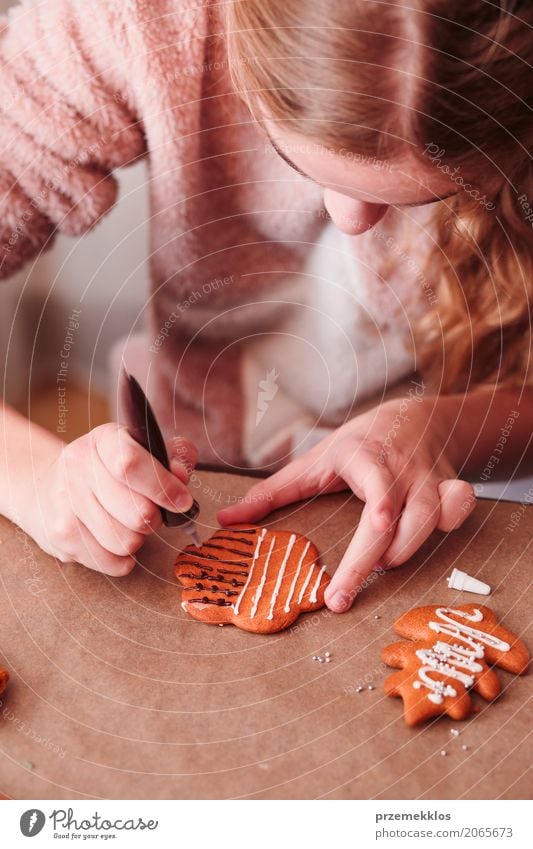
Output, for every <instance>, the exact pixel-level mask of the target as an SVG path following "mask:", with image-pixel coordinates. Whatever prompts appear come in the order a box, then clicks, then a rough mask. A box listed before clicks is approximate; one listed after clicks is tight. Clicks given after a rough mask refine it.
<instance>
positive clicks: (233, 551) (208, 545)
mask: <svg viewBox="0 0 533 849" xmlns="http://www.w3.org/2000/svg"><path fill="white" fill-rule="evenodd" d="M202 548H215V549H217V550H218V551H229V553H230V554H240V556H241V557H249V556H250V552H249V551H239V550H238V549H237V548H226V546H225V545H215V544H214V543H212V542H204V543H203V545H202Z"/></svg>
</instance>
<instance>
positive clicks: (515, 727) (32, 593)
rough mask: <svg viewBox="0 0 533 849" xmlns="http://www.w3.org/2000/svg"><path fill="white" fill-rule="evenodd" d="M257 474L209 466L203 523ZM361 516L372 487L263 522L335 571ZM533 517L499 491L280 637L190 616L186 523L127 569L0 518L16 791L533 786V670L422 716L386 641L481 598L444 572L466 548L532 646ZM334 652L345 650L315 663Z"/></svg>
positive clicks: (335, 794)
mask: <svg viewBox="0 0 533 849" xmlns="http://www.w3.org/2000/svg"><path fill="white" fill-rule="evenodd" d="M250 483H251V481H250V480H248V479H247V478H244V477H237V476H229V475H221V474H213V473H199V474H198V475H197V476H196V477H195V479H194V490H195V495H196V497H197V498H198V500H199V501H200V503H201V505H202V516H201V519H202V522H201V527H200V530H201V535H202V536H203V537H206V536H208V535H209V534H210V532H211V531H212V529H213V528H214V527H216V520H215V515H216V512H217V510H218V509H220V507H222V506H224V505H225V504H227V503H229V502H231V501H232V500H234V499H235V498H237V497H239V496H240V495H242V494H244V492H246V491H247V489H248V486H249V485H250ZM359 514H360V504H359V503H358V502H357V501H356V500H355V499H354V498H352V497H348V495H347V494H340V495H334V496H327V497H322V498H320V499H316V500H314V501H313V502H311V503H308V504H297V505H293V506H292V507H290V508H288V509H286V510H285V511H283V513H281V512H279V513H277V514H276V515H275V516H274V515H272V516H271V517H269V519H268V520H267V521H266V523H265V524H267V525H268V526H273V525H274V526H278V527H282V528H288V529H292V530H297V531H300V532H303V533H306V534H308V535H309V537H310V538H311V539H312V540H313V541H314V542H315V543H316V544H317V546H318V548H319V550H320V551H321V552H322V554H323V562H325V563H327V564H328V567H329V571H330V572H333V571H334V569H335V568H336V566H337V564H338V562H339V559H340V557H341V555H342V552H343V551H344V549H345V547H346V545H347V544H348V541H349V539H350V536H351V534H352V533H353V529H354V528H355V526H356V525H357V521H358V517H359ZM532 530H533V510H532V509H531V508H525V507H524V508H521V507H519V506H517V505H516V504H500V505H498V504H495V503H493V502H482V503H480V504H479V506H478V508H477V510H476V511H475V513H474V514H473V515H472V516H471V517H470V519H469V520H468V521H467V523H466V524H465V525H464V527H463V528H462V529H461V530H460V531H457V532H455V533H454V534H451V535H448V536H445V535H444V534H438V533H436V534H434V535H433V537H432V538H431V540H430V541H428V543H427V544H426V545H425V546H424V547H423V549H422V550H421V551H420V552H419V554H418V555H417V556H416V557H415V558H413V559H412V560H411V561H410V563H409V564H408V565H406V566H403V567H401V568H398V569H395V570H392V571H390V572H388V573H387V574H386V575H385V576H382V577H379V576H376V577H375V578H374V580H373V581H371V582H370V583H369V586H368V587H367V588H366V589H365V590H364V591H363V592H362V593H361V594H360V595H359V596H358V598H357V600H356V603H355V605H354V607H353V609H352V611H351V612H349V613H348V614H345V615H334V614H331V613H329V612H328V611H321V612H319V613H314V614H308V615H307V616H306V617H301V618H300V619H299V620H298V622H297V624H296V625H295V626H293V628H292V629H291V630H289V631H286V632H284V633H281V634H276V635H273V636H272V637H268V636H266V637H265V636H259V635H253V634H249V633H246V632H243V631H240V630H237V629H236V628H233V627H232V626H226V627H224V628H220V627H213V626H208V625H204V624H202V623H199V622H195V621H194V620H193V619H190V618H189V617H188V616H187V614H186V613H184V611H183V610H182V609H181V607H180V591H179V588H178V586H177V584H176V582H175V580H174V578H173V561H174V559H175V556H176V552H177V550H178V549H179V548H180V547H181V546H182V545H183V544H184V543H186V542H187V539H186V538H185V537H184V535H183V534H182V532H180V531H178V530H168V529H165V530H164V531H162V533H161V535H160V536H159V537H157V538H156V537H153V538H151V539H150V541H149V542H148V543H147V545H146V546H145V548H144V549H143V550H142V552H141V553H140V556H139V561H140V562H139V566H138V567H137V568H136V569H135V571H134V572H133V573H132V574H131V575H130V576H129V577H127V578H122V579H119V580H113V579H109V578H107V577H105V576H102V575H99V574H96V573H94V572H91V571H90V570H88V569H85V568H82V567H80V566H76V565H67V566H61V565H59V564H57V563H56V562H55V561H54V560H53V559H52V558H50V557H48V556H46V555H45V554H43V553H42V552H41V551H40V550H39V549H38V548H37V547H36V546H35V545H34V544H33V542H32V541H31V540H29V539H28V538H27V537H26V536H25V535H24V534H23V533H22V532H21V531H20V530H19V529H17V528H15V527H14V526H13V525H11V524H10V523H9V522H7V521H5V520H0V539H1V540H2V543H1V544H0V663H3V665H5V666H6V667H7V668H9V670H10V672H11V682H10V686H9V690H8V692H7V693H6V694H4V696H3V698H2V704H1V707H0V746H1V751H2V757H1V761H0V791H1V792H2V793H4V794H6V795H7V796H10V797H14V798H28V799H36V798H52V799H53V798H58V799H62V798H74V799H76V798H85V797H91V798H98V797H102V798H148V799H152V798H153V799H156V798H157V799H158V798H176V799H180V798H184V799H189V798H235V797H237V798H252V799H267V798H283V799H291V798H326V799H346V798H363V799H366V798H383V799H385V798H400V799H417V798H421V799H436V798H527V797H528V796H529V794H530V792H531V786H530V785H529V784H528V779H527V769H528V767H529V764H530V761H531V748H530V747H528V744H527V735H528V732H529V730H530V727H531V713H529V714H528V712H527V709H528V700H530V699H531V692H532V676H531V675H526V676H524V677H522V678H516V679H515V678H513V676H511V675H509V674H508V673H505V672H501V679H502V683H503V693H502V695H501V697H500V698H499V699H498V700H497V702H495V703H494V704H492V705H490V706H488V707H487V706H485V704H484V703H481V701H480V708H481V710H480V712H479V713H478V714H476V715H475V716H473V717H472V718H471V719H470V720H468V721H466V722H463V723H456V722H455V723H454V722H452V721H451V720H448V719H447V718H443V719H440V720H438V721H435V722H433V724H430V725H427V726H425V727H423V728H418V729H415V730H413V729H408V728H407V727H406V726H405V725H404V723H403V719H402V703H401V701H400V700H396V699H390V698H387V697H385V696H384V694H383V691H382V684H383V679H384V677H385V675H386V674H387V670H386V669H385V668H384V666H383V664H382V663H381V662H380V657H379V656H380V651H381V649H382V647H383V646H385V645H386V644H387V643H389V642H391V641H392V640H393V639H394V635H393V631H392V623H393V622H394V620H395V618H396V617H397V616H398V615H399V614H400V613H401V612H403V611H405V610H407V609H409V608H410V607H414V606H416V605H421V604H433V603H446V604H452V603H454V602H455V603H460V602H461V601H466V600H468V601H472V600H476V599H478V597H477V596H472V595H470V594H460V593H456V592H453V591H450V590H449V589H448V588H447V585H446V582H445V576H446V575H447V574H449V572H450V571H451V569H452V567H453V566H454V565H456V566H460V567H461V568H464V569H465V570H466V571H468V572H470V573H471V574H473V575H478V576H479V577H481V578H482V579H483V580H485V581H487V582H488V583H490V584H491V585H492V587H493V595H492V596H491V598H490V599H489V601H488V604H489V605H490V606H492V607H493V608H494V610H495V611H496V612H497V613H498V614H499V615H500V616H501V617H502V618H503V619H504V620H505V622H506V624H507V626H508V627H509V628H511V629H512V630H514V631H516V632H517V633H519V634H520V635H521V636H522V637H523V638H524V639H525V640H526V641H527V642H528V645H529V646H530V647H531V646H532V645H533V639H532V634H531V631H530V630H528V629H529V626H530V620H531V617H530V612H529V607H528V604H527V591H528V587H529V585H530V575H531V564H532V559H533V557H532V544H531V538H532ZM479 601H486V599H482V598H479ZM326 650H329V651H330V652H331V655H332V658H331V662H330V663H329V664H326V663H323V664H319V663H317V662H313V661H312V659H311V658H312V655H313V654H316V653H320V652H324V651H326ZM369 684H370V685H371V686H372V687H374V689H373V690H369V689H368V685H369ZM360 685H364V686H365V689H364V690H363V692H361V693H357V692H356V687H357V686H360ZM452 728H457V729H460V731H461V733H460V735H459V736H458V737H454V736H453V735H452V734H451V733H450V732H451V729H452ZM463 745H465V746H467V747H468V748H467V749H466V750H463V748H462V746H463ZM443 749H444V750H446V751H447V756H446V757H443V756H441V754H440V752H441V750H443Z"/></svg>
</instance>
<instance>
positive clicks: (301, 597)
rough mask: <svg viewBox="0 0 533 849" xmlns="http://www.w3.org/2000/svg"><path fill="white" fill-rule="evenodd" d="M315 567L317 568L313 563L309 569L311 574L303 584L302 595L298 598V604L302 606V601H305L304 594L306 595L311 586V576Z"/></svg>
mask: <svg viewBox="0 0 533 849" xmlns="http://www.w3.org/2000/svg"><path fill="white" fill-rule="evenodd" d="M315 566H316V563H311V566H310V568H309V572H308V575H307V578H306V579H305V581H304V583H303V587H302V589H301V590H300V595H299V596H298V604H301V603H302V599H303V597H304V593H305V591H306V589H307V585H308V584H309V581H310V580H311V575H312V574H313V569H314V568H315Z"/></svg>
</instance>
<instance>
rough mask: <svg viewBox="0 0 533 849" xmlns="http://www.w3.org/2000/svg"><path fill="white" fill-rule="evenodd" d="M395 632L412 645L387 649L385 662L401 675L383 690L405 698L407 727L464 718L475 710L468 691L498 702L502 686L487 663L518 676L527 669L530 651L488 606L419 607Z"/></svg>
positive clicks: (405, 618) (395, 675)
mask: <svg viewBox="0 0 533 849" xmlns="http://www.w3.org/2000/svg"><path fill="white" fill-rule="evenodd" d="M481 623H483V627H482V628H481V627H479V626H480V624H481ZM394 628H395V631H396V632H397V633H398V634H400V635H401V636H402V637H410V638H411V640H412V642H402V643H395V644H394V645H391V646H388V647H387V648H386V649H384V651H383V653H382V659H383V660H384V661H385V663H387V664H388V665H389V666H393V667H398V668H399V669H400V670H401V671H400V672H395V673H394V674H393V675H390V676H389V678H387V680H386V681H385V685H384V686H385V692H386V693H387V695H390V696H400V697H401V698H402V699H403V701H404V718H405V721H406V723H407V724H408V725H417V724H418V723H419V722H423V721H424V720H426V719H429V718H430V717H432V716H437V715H439V714H444V713H446V714H448V715H449V716H451V717H452V718H453V719H466V717H467V716H469V714H470V713H471V712H472V709H473V707H472V700H471V698H470V695H469V693H468V691H469V690H470V689H473V690H475V691H476V692H477V693H479V695H480V696H482V697H483V698H484V699H487V700H492V699H494V698H495V697H496V696H497V695H498V693H499V692H500V684H499V680H498V676H497V675H496V672H495V671H494V670H492V669H490V668H489V665H488V664H490V665H491V666H492V665H496V666H500V667H501V668H502V669H506V670H508V671H509V672H513V673H514V674H515V675H522V674H523V673H524V672H525V671H526V669H527V665H528V660H529V654H528V650H527V648H526V646H525V645H524V643H523V642H522V640H520V639H519V638H518V637H517V636H516V635H515V634H513V633H512V632H511V631H508V630H507V629H506V628H504V627H503V626H502V625H500V624H499V623H498V620H497V618H496V616H495V614H494V613H493V612H492V610H490V609H489V608H488V607H483V606H476V605H473V604H466V605H462V606H461V607H458V608H448V607H444V606H443V607H438V606H436V605H431V606H428V607H417V608H416V609H414V610H410V611H408V613H405V614H404V615H403V616H401V617H400V618H399V619H398V621H397V622H396V623H395V625H394Z"/></svg>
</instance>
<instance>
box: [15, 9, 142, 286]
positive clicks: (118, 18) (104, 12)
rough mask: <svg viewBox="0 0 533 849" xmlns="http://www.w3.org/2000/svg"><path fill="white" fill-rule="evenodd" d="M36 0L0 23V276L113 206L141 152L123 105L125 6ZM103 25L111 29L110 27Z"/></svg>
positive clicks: (138, 132)
mask: <svg viewBox="0 0 533 849" xmlns="http://www.w3.org/2000/svg"><path fill="white" fill-rule="evenodd" d="M115 5H116V10H115V12H114V13H113V14H110V11H109V8H108V7H109V4H108V3H107V0H106V3H103V2H102V0H91V2H87V0H39V3H36V4H28V3H24V4H21V5H19V6H16V7H14V8H13V9H11V10H10V12H9V14H8V16H7V18H2V19H0V92H1V97H0V198H1V210H2V212H1V215H0V277H8V276H9V275H10V274H12V273H13V272H14V271H15V270H17V269H18V268H19V267H20V266H21V265H22V264H23V263H24V262H25V261H26V260H28V259H30V258H32V257H34V256H35V255H36V254H38V253H40V252H41V251H42V250H44V249H46V248H48V247H49V246H50V245H51V243H52V242H53V239H54V235H55V233H56V232H58V231H59V232H64V233H68V234H74V235H79V234H81V233H84V232H86V231H87V230H89V229H90V228H91V227H93V226H94V225H95V224H96V223H97V222H98V221H99V220H100V218H101V217H102V215H104V214H105V213H106V212H107V211H108V210H109V209H110V208H111V206H112V205H113V203H114V201H115V198H116V194H117V185H116V181H115V180H114V178H113V177H112V172H113V170H114V169H115V168H118V167H120V166H123V165H127V164H129V163H132V162H134V161H135V160H136V159H138V158H139V156H141V155H143V154H144V152H145V148H146V143H145V139H144V134H143V129H142V127H141V125H140V123H139V121H138V119H137V117H136V115H135V114H134V110H133V108H132V106H131V105H130V104H131V103H132V101H133V97H131V92H130V90H129V85H128V80H129V75H128V68H129V67H130V66H131V61H132V58H131V56H129V55H128V51H129V49H130V48H129V41H128V38H127V36H126V34H125V33H126V27H125V23H124V21H123V20H122V17H124V16H125V11H124V10H125V8H126V7H128V4H121V3H118V4H115ZM110 20H111V21H112V22H113V24H114V25H113V26H110V25H109V23H110Z"/></svg>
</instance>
